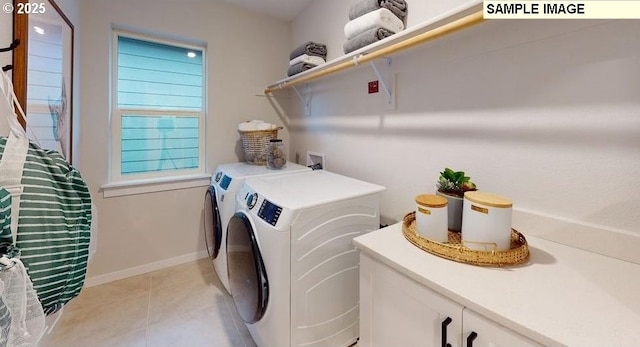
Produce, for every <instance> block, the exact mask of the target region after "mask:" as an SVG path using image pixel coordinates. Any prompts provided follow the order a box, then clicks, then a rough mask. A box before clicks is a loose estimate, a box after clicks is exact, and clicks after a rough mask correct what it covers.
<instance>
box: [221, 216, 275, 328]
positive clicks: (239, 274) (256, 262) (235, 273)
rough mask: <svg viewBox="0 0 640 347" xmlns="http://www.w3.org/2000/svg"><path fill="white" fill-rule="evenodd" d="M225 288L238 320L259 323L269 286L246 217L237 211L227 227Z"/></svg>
mask: <svg viewBox="0 0 640 347" xmlns="http://www.w3.org/2000/svg"><path fill="white" fill-rule="evenodd" d="M227 269H228V272H229V287H230V289H231V296H232V297H233V302H234V303H235V305H236V308H237V310H238V313H239V314H240V318H242V320H243V321H245V322H246V323H255V322H257V321H259V320H260V319H261V318H262V316H263V315H264V312H265V310H266V309H267V302H268V301H269V283H268V280H267V273H266V271H265V267H264V262H263V260H262V256H261V254H260V248H259V247H258V243H257V240H256V237H255V231H254V230H253V227H252V225H251V222H250V221H249V217H247V215H246V214H244V213H242V212H237V213H236V214H235V215H234V216H233V217H232V218H231V219H230V220H229V226H228V228H227Z"/></svg>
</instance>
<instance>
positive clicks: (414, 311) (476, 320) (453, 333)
mask: <svg viewBox="0 0 640 347" xmlns="http://www.w3.org/2000/svg"><path fill="white" fill-rule="evenodd" d="M470 335H475V338H471V340H473V341H471V340H469V336H470ZM469 342H470V343H471V344H468V343H469ZM358 346H361V347H390V346H412V347H414V346H415V347H419V346H424V347H468V346H469V347H470V346H474V347H478V346H481V347H514V346H517V347H529V346H542V345H540V344H538V343H536V342H534V341H532V340H529V339H528V338H526V337H524V336H522V335H520V334H517V333H515V332H513V331H511V330H509V329H507V328H505V327H503V326H501V325H499V324H496V323H494V322H492V321H490V320H488V319H486V318H484V317H482V316H480V315H479V314H477V313H475V312H473V311H471V310H469V309H466V308H465V307H464V306H462V305H460V304H458V303H456V302H455V301H454V300H451V299H449V298H447V297H446V296H444V295H441V294H439V293H436V292H435V291H433V290H431V289H429V288H427V287H425V286H423V285H421V284H419V283H417V282H415V281H414V280H412V279H410V278H409V277H407V276H405V275H403V274H401V273H400V272H398V271H395V270H393V269H392V268H390V267H388V266H387V265H384V264H381V263H379V262H377V261H375V260H373V259H371V258H369V257H367V256H366V255H364V254H362V253H361V254H360V342H359V343H358Z"/></svg>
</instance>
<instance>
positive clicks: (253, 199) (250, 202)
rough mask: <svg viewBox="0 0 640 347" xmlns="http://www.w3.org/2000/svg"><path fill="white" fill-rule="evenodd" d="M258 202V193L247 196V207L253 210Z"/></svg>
mask: <svg viewBox="0 0 640 347" xmlns="http://www.w3.org/2000/svg"><path fill="white" fill-rule="evenodd" d="M257 202H258V193H253V194H250V195H249V196H247V207H248V208H249V209H252V208H253V207H254V206H255V205H256V203H257Z"/></svg>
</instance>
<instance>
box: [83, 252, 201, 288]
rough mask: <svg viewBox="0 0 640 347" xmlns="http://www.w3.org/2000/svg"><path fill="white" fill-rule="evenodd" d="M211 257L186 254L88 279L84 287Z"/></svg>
mask: <svg viewBox="0 0 640 347" xmlns="http://www.w3.org/2000/svg"><path fill="white" fill-rule="evenodd" d="M208 256H209V255H208V254H207V251H206V250H202V251H199V252H196V253H191V254H185V255H181V256H178V257H175V258H171V259H165V260H161V261H157V262H154V263H150V264H145V265H140V266H136V267H132V268H128V269H124V270H120V271H115V272H111V273H108V274H104V275H98V276H93V277H88V278H87V279H86V280H85V282H84V287H85V288H87V287H93V286H98V285H101V284H105V283H109V282H113V281H118V280H121V279H125V278H129V277H133V276H138V275H142V274H146V273H148V272H153V271H157V270H162V269H164V268H167V267H171V266H175V265H180V264H184V263H188V262H192V261H196V260H199V259H202V258H207V257H208Z"/></svg>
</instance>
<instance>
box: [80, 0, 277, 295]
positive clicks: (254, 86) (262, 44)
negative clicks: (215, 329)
mask: <svg viewBox="0 0 640 347" xmlns="http://www.w3.org/2000/svg"><path fill="white" fill-rule="evenodd" d="M81 17H82V30H83V32H82V42H81V46H82V61H81V62H80V65H81V69H82V81H81V83H82V99H83V100H82V110H81V113H82V114H83V115H84V117H83V119H82V122H83V123H82V129H83V134H82V135H83V136H82V146H83V153H82V163H83V165H82V173H83V176H84V177H85V179H87V180H88V182H89V185H90V188H91V192H92V194H93V197H94V200H95V203H96V205H97V207H98V212H99V215H98V217H99V228H98V229H99V230H98V251H97V254H96V256H95V259H94V260H93V261H92V263H91V264H90V267H89V284H90V285H91V284H97V283H102V282H106V281H110V280H114V279H119V278H122V277H126V276H130V275H135V274H138V273H141V272H146V271H150V270H155V269H158V268H161V267H164V266H168V265H173V264H176V263H179V262H184V261H189V260H194V259H196V258H199V257H203V256H206V248H205V242H204V237H203V230H202V224H203V201H204V193H205V190H206V187H205V186H204V185H203V186H202V187H197V188H191V189H182V190H172V191H165V192H156V193H148V194H140V195H129V196H122V197H112V198H103V194H102V191H101V186H102V185H103V184H105V183H107V172H108V167H107V163H108V148H109V141H108V133H109V130H108V129H109V112H110V109H109V103H110V91H109V88H110V80H109V79H110V76H111V75H110V66H109V62H110V58H111V55H110V50H109V49H110V48H109V47H110V44H111V40H112V26H114V25H117V26H123V27H127V28H133V29H139V30H141V31H143V32H146V33H148V34H156V35H157V36H160V37H163V36H165V37H169V38H182V39H188V40H195V41H199V42H203V43H205V44H206V46H207V70H208V86H207V88H208V93H207V98H208V99H207V109H208V110H207V123H206V136H207V138H206V142H207V143H206V149H207V164H206V166H207V172H208V173H211V172H212V171H213V170H214V168H215V167H216V165H217V164H220V163H223V162H235V161H238V156H237V155H236V151H237V142H238V140H239V136H238V133H237V126H238V123H239V122H242V121H245V120H250V119H263V120H265V121H269V122H271V123H276V124H282V121H281V119H280V118H279V116H278V114H277V112H276V111H275V110H274V108H273V107H271V106H270V104H269V101H268V99H267V98H265V97H261V96H256V95H257V94H262V90H263V87H264V86H265V85H266V84H267V83H268V82H270V81H273V80H275V79H277V78H281V74H282V72H281V71H277V70H276V69H275V68H273V69H272V68H265V67H276V66H282V67H283V69H286V64H287V62H288V59H287V58H288V52H289V42H290V29H289V27H288V24H287V23H284V22H281V21H279V20H276V19H272V18H270V17H267V16H263V15H259V14H255V13H251V12H248V11H246V10H244V9H240V8H238V7H235V6H232V5H228V4H226V3H222V2H219V1H215V0H213V1H212V0H208V1H205V0H187V1H157V0H137V1H128V0H86V1H83V2H82V5H81ZM283 71H286V70H283ZM280 135H281V137H283V138H285V139H288V135H287V132H286V130H283V131H282V132H281V133H280ZM203 184H208V182H205V181H203Z"/></svg>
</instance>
